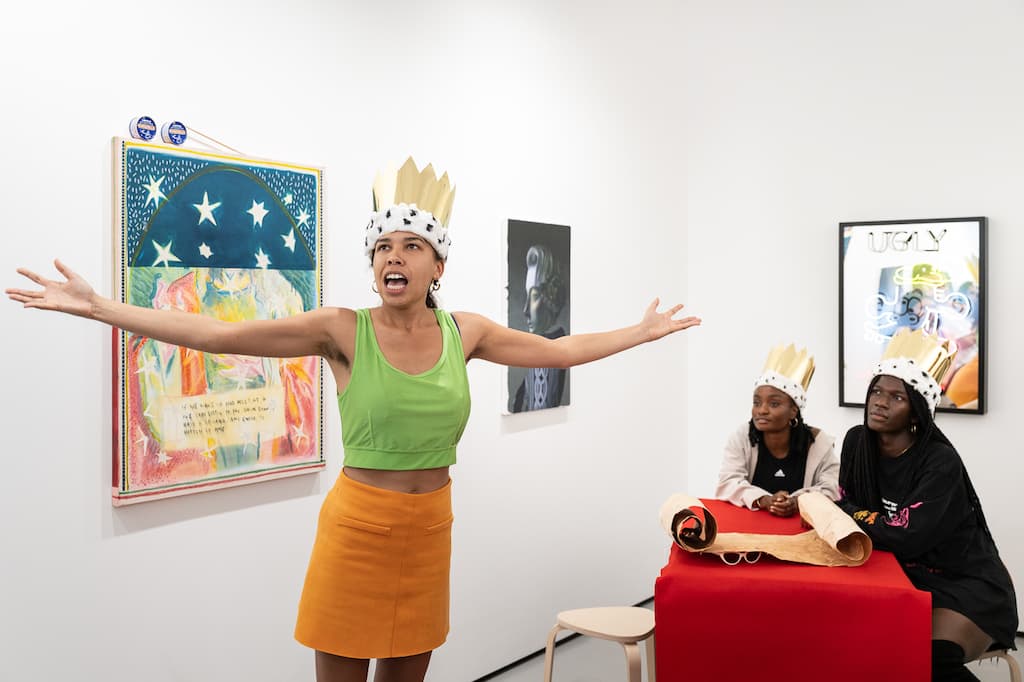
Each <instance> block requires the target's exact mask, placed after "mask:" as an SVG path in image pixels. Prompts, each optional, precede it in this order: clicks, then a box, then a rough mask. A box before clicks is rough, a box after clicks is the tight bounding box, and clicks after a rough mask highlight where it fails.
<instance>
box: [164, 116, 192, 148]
mask: <svg viewBox="0 0 1024 682" xmlns="http://www.w3.org/2000/svg"><path fill="white" fill-rule="evenodd" d="M160 137H161V138H163V141H164V142H167V143H169V144H185V138H186V137H188V130H187V129H186V128H185V125H184V124H183V123H181V122H179V121H171V122H170V123H165V124H164V125H163V127H162V128H160Z"/></svg>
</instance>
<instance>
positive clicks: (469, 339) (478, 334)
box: [450, 310, 498, 357]
mask: <svg viewBox="0 0 1024 682" xmlns="http://www.w3.org/2000/svg"><path fill="white" fill-rule="evenodd" d="M450 314H451V316H452V318H453V319H454V320H455V324H457V325H458V327H459V333H460V335H461V336H462V347H463V348H464V349H465V351H466V356H467V357H469V356H471V355H473V353H474V351H475V350H476V348H477V346H479V345H480V341H481V339H483V338H484V337H485V336H486V335H487V332H488V330H491V329H494V328H495V327H498V324H497V323H496V322H494V321H493V320H490V319H488V318H486V317H484V316H483V315H480V314H479V313H471V312H467V311H464V310H458V311H452V312H451V313H450Z"/></svg>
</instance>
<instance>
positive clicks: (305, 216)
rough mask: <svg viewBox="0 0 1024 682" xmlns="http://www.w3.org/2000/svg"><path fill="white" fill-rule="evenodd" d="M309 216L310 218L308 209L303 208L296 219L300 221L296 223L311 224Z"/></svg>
mask: <svg viewBox="0 0 1024 682" xmlns="http://www.w3.org/2000/svg"><path fill="white" fill-rule="evenodd" d="M309 218H310V216H309V214H308V213H306V209H302V210H300V211H299V215H297V216H296V217H295V219H296V220H297V221H298V222H297V223H295V224H296V225H309Z"/></svg>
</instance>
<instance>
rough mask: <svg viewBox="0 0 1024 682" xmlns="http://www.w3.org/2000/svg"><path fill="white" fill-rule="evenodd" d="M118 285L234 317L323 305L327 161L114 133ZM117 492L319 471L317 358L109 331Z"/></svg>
mask: <svg viewBox="0 0 1024 682" xmlns="http://www.w3.org/2000/svg"><path fill="white" fill-rule="evenodd" d="M114 169H115V178H114V181H115V182H114V189H115V197H114V199H115V240H116V241H115V249H116V255H117V271H116V273H115V275H116V277H117V282H116V287H115V288H116V290H117V295H118V296H119V298H120V300H121V301H123V302H125V303H131V304H134V305H139V306H145V307H150V308H166V309H177V310H182V311H185V312H189V313H194V314H198V315H208V316H212V317H216V318H218V319H222V320H227V321H241V320H254V319H273V318H279V317H285V316H288V315H294V314H298V313H302V312H305V311H309V310H313V309H315V308H318V307H319V306H320V305H321V295H322V294H321V292H322V282H323V272H322V269H321V265H320V246H321V242H322V236H323V235H322V227H323V226H322V220H323V211H322V195H323V178H322V171H321V169H318V168H314V167H308V166H300V165H296V164H287V163H277V162H272V161H264V160H257V159H251V158H245V157H241V156H226V155H223V154H218V153H209V152H201V151H196V150H190V149H180V148H174V147H169V146H164V145H159V144H152V143H144V142H135V141H130V140H123V139H120V138H117V139H115V140H114ZM115 360H116V366H115V372H114V383H115V387H114V394H115V396H116V397H117V401H118V404H117V412H116V414H115V421H116V429H117V433H116V434H115V435H116V442H115V444H114V447H115V453H114V472H113V500H114V504H116V505H120V504H128V503H132V502H141V501H145V500H152V499H159V498H163V497H168V496H173V495H182V494H187V493H192V492H199V491H203V490H210V489H215V488H222V487H226V486H233V485H240V484H243V483H251V482H255V481H261V480H267V479H272V478H280V477H282V476H291V475H295V474H302V473H309V472H313V471H318V470H320V469H322V468H323V466H324V459H323V452H322V445H321V443H322V378H323V377H322V368H321V365H320V361H319V359H318V358H312V357H310V358H255V357H249V356H236V355H217V354H212V353H203V352H200V351H196V350H193V349H190V348H183V347H178V346H170V345H168V344H165V343H161V342H158V341H154V340H152V339H149V338H146V337H142V336H137V335H135V334H129V333H125V332H121V331H116V332H115Z"/></svg>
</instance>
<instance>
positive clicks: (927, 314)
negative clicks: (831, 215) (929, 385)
mask: <svg viewBox="0 0 1024 682" xmlns="http://www.w3.org/2000/svg"><path fill="white" fill-rule="evenodd" d="M986 231H987V221H986V219H985V218H978V217H975V218H935V219H922V220H876V221H870V222H848V223H840V224H839V363H840V374H839V404H840V405H848V406H861V405H863V404H864V396H865V392H866V391H867V386H868V383H869V382H870V380H871V376H872V373H873V371H874V369H875V367H876V365H877V364H878V362H879V360H880V358H881V356H882V351H883V350H884V349H885V347H886V344H887V343H888V341H889V339H890V338H891V337H892V335H893V334H895V333H896V331H897V330H899V329H903V328H907V329H910V330H912V331H913V330H916V329H921V330H923V331H925V332H927V333H931V334H936V335H938V336H940V337H942V338H944V339H951V340H953V341H954V342H955V343H956V347H957V353H956V357H955V358H954V360H953V366H952V368H951V370H950V371H949V372H947V374H946V376H945V378H944V379H943V382H942V385H941V389H942V397H941V399H940V402H939V407H938V409H939V411H943V412H961V413H973V414H982V413H984V412H985V409H986V406H985V374H986V357H985V333H986V327H985V324H986V305H985V299H986V295H987V286H986V273H985V269H986V264H985V255H986Z"/></svg>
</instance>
